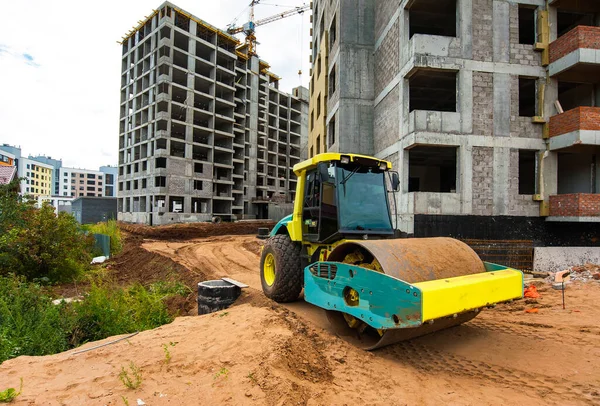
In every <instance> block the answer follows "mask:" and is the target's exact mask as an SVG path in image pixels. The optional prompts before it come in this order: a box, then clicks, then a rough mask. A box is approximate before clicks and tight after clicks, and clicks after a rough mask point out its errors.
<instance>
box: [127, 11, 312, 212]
mask: <svg viewBox="0 0 600 406" xmlns="http://www.w3.org/2000/svg"><path fill="white" fill-rule="evenodd" d="M122 45H123V54H122V77H121V116H120V121H119V128H120V134H119V178H118V212H119V219H120V220H123V221H128V222H138V223H146V224H166V223H172V222H191V221H206V220H211V219H212V218H213V217H215V216H218V217H221V218H223V219H226V220H227V219H233V218H264V217H265V216H266V215H267V213H266V207H267V205H268V203H269V201H271V199H272V198H273V197H274V196H276V197H278V198H280V197H281V196H284V198H285V199H287V200H290V199H293V195H294V192H295V188H296V181H295V177H294V175H293V173H292V167H293V166H294V165H295V164H296V163H298V162H300V161H301V159H303V158H305V157H306V149H303V148H302V146H303V145H306V142H307V138H308V133H307V129H306V127H307V117H308V95H307V93H308V90H307V89H304V88H296V89H294V90H293V93H292V94H288V93H285V92H282V91H280V90H279V77H278V76H277V75H275V74H274V73H272V72H270V71H269V65H268V63H266V62H265V61H262V60H260V59H259V58H258V56H256V55H254V54H249V53H248V52H247V50H246V49H245V48H244V47H241V46H240V43H239V41H238V40H237V39H236V38H235V37H233V36H231V35H229V34H227V33H226V32H224V31H222V30H220V29H218V28H216V27H214V26H212V25H210V24H208V23H207V22H205V21H203V20H201V19H199V18H197V17H195V16H193V15H191V14H190V13H188V12H186V11H184V10H182V9H180V8H178V7H176V6H175V5H173V4H172V3H169V2H165V3H163V4H162V5H161V6H160V7H158V9H157V10H156V11H155V12H153V13H152V14H151V15H150V16H149V17H147V18H146V19H144V20H143V21H141V22H140V24H139V25H138V26H137V27H136V28H135V29H134V30H132V31H131V32H130V33H128V34H127V35H126V36H125V38H124V39H123V43H122Z"/></svg>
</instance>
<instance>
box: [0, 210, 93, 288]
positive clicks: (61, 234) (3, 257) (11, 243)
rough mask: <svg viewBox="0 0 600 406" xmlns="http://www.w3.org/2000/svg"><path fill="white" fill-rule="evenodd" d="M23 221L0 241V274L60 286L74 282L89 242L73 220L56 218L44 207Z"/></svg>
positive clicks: (86, 257) (63, 216)
mask: <svg viewBox="0 0 600 406" xmlns="http://www.w3.org/2000/svg"><path fill="white" fill-rule="evenodd" d="M2 210H3V208H1V207H0V211H2ZM23 218H24V222H25V223H24V225H22V226H20V227H13V228H11V229H9V230H8V231H7V232H6V233H5V234H3V235H2V236H1V237H0V274H5V275H6V274H7V273H8V272H11V273H16V274H18V275H24V276H25V277H27V278H28V279H30V280H32V279H41V278H47V280H49V281H52V282H59V281H68V280H72V279H73V278H76V277H77V276H78V275H79V274H80V273H81V272H82V271H83V270H84V269H85V268H86V266H87V264H88V263H89V260H90V259H91V256H90V251H91V247H92V240H91V237H90V238H88V237H84V236H82V234H81V233H80V232H79V230H78V224H77V222H76V220H75V218H74V217H73V216H71V215H70V214H67V213H59V214H58V216H56V215H55V214H54V209H53V208H52V206H51V205H50V204H48V203H44V205H43V206H42V207H41V208H40V209H39V210H32V211H29V212H26V215H25V216H24V217H23ZM0 228H1V227H0Z"/></svg>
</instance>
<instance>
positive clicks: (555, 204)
mask: <svg viewBox="0 0 600 406" xmlns="http://www.w3.org/2000/svg"><path fill="white" fill-rule="evenodd" d="M550 216H551V217H599V218H600V194H598V193H575V194H566V195H556V196H550Z"/></svg>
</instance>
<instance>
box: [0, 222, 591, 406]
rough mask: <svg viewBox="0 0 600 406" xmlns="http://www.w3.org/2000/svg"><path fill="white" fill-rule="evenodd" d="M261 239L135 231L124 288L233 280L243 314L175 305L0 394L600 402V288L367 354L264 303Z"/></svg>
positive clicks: (121, 276)
mask: <svg viewBox="0 0 600 406" xmlns="http://www.w3.org/2000/svg"><path fill="white" fill-rule="evenodd" d="M256 227H257V225H256V223H248V224H246V225H239V224H236V225H232V224H226V225H225V224H223V225H206V226H196V227H193V226H169V227H168V228H165V227H159V228H147V227H146V228H145V227H133V226H128V227H125V229H126V230H127V232H128V238H127V242H126V246H125V249H124V251H123V253H122V254H120V255H119V256H117V257H115V258H114V259H113V260H112V261H111V263H110V267H111V268H112V270H113V272H114V275H115V277H116V278H117V280H118V281H119V282H121V283H123V284H127V283H130V282H133V281H140V282H142V283H150V282H152V281H155V280H159V279H163V278H166V277H171V276H173V275H174V274H176V275H178V277H179V279H180V280H182V281H184V282H185V283H186V284H188V286H190V287H191V288H192V289H194V287H195V285H196V284H197V282H199V281H201V280H207V279H215V278H220V277H224V276H228V277H231V278H233V279H236V280H239V281H241V282H245V283H247V284H248V285H249V288H248V289H245V290H244V291H243V293H242V296H241V297H240V299H239V300H238V301H237V302H236V304H235V305H234V306H233V307H231V308H229V309H227V310H224V311H219V312H217V313H213V314H209V315H203V316H197V315H196V313H197V309H196V304H195V297H194V295H193V294H190V296H189V297H188V298H187V300H182V301H180V302H178V303H172V304H170V306H175V307H176V308H177V309H179V310H180V312H181V313H182V314H186V315H187V317H178V318H177V319H176V320H175V321H174V322H173V323H171V324H169V325H164V326H162V327H160V328H157V329H155V330H150V331H144V332H140V333H139V334H137V335H135V336H133V337H131V338H129V339H126V340H122V341H120V342H118V343H114V344H111V345H107V346H104V347H101V348H98V349H94V350H91V351H88V352H84V353H79V354H76V352H77V351H80V350H81V349H85V348H91V347H94V346H96V345H98V344H102V343H108V342H110V341H113V340H115V339H116V338H119V337H111V338H108V339H106V340H103V341H101V342H94V343H88V344H86V345H85V346H83V347H80V348H78V349H75V350H71V351H67V352H64V353H61V354H56V355H51V356H45V357H26V356H22V357H19V358H16V359H12V360H9V361H6V362H4V363H3V364H1V365H0V390H2V389H4V388H6V387H11V386H12V387H15V388H18V387H19V380H20V378H23V391H22V394H21V395H20V396H19V397H18V398H17V399H16V400H15V404H28V405H83V404H86V405H88V404H89V405H124V404H130V405H136V404H138V403H139V402H138V399H140V400H142V401H143V402H144V403H145V404H147V405H163V404H173V405H188V404H189V405H191V404H235V405H237V404H267V405H357V404H369V405H372V404H373V405H375V404H382V405H383V404H385V405H442V404H451V405H497V404H510V405H516V404H519V405H524V404H527V405H548V404H561V405H593V404H600V363H599V362H598V360H599V359H600V349H599V345H598V344H599V343H600V323H599V320H600V309H599V306H598V303H600V283H599V282H597V281H590V282H587V283H583V282H576V283H573V284H570V285H569V286H568V288H567V290H566V310H563V308H562V298H561V292H560V291H558V290H554V289H552V288H551V287H550V285H548V284H546V283H545V282H543V281H539V282H535V284H536V286H537V287H538V291H539V293H540V294H541V297H540V298H538V299H526V300H520V301H516V302H513V303H511V304H505V305H499V306H497V307H496V308H494V309H489V310H485V311H484V312H482V314H480V315H479V316H478V317H477V318H475V319H474V320H472V321H471V322H468V323H466V324H463V325H461V326H458V327H455V328H452V329H448V330H445V331H441V332H437V333H434V334H432V335H428V336H425V337H421V338H418V339H413V340H411V341H408V342H404V343H400V344H396V345H393V346H389V347H386V348H382V349H379V350H376V351H374V352H366V351H363V350H361V349H358V348H356V347H353V346H352V345H350V344H348V343H346V342H345V341H343V340H341V339H339V338H337V337H336V336H335V335H334V334H332V333H331V331H330V330H329V324H328V322H327V319H326V317H325V315H324V311H322V310H320V309H318V308H315V307H312V306H310V305H308V304H307V303H305V302H303V301H301V300H300V301H298V302H295V303H291V304H286V305H280V304H276V303H274V302H272V301H270V300H268V299H266V298H265V297H264V295H263V293H262V290H261V285H260V277H259V273H258V267H259V251H260V244H261V241H260V240H258V239H256V238H255V236H254V234H255V233H256ZM240 233H242V234H243V233H252V234H249V235H234V234H240ZM70 289H72V287H65V291H64V292H65V294H67V293H69V292H70ZM533 308H536V309H538V310H537V313H528V312H526V310H528V309H533ZM165 348H167V350H168V354H169V355H168V356H167V355H166V354H167V352H166V351H165ZM131 362H133V363H134V364H135V365H136V366H137V367H139V368H140V370H141V375H142V383H141V385H140V386H139V387H138V388H137V389H127V388H126V387H125V386H124V385H123V383H122V382H121V381H120V379H119V373H120V372H121V371H122V368H123V367H125V368H126V369H127V368H128V366H129V365H130V363H131ZM130 375H131V373H130Z"/></svg>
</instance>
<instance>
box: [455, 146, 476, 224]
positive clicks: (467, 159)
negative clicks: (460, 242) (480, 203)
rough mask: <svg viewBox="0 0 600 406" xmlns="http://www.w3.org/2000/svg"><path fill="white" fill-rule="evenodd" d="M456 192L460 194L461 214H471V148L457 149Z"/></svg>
mask: <svg viewBox="0 0 600 406" xmlns="http://www.w3.org/2000/svg"><path fill="white" fill-rule="evenodd" d="M456 175H457V185H456V186H457V191H458V192H459V193H460V199H461V208H460V212H461V213H462V214H471V213H472V212H473V146H472V145H471V144H470V143H467V144H463V145H461V146H460V148H459V149H458V162H457V174H456Z"/></svg>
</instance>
